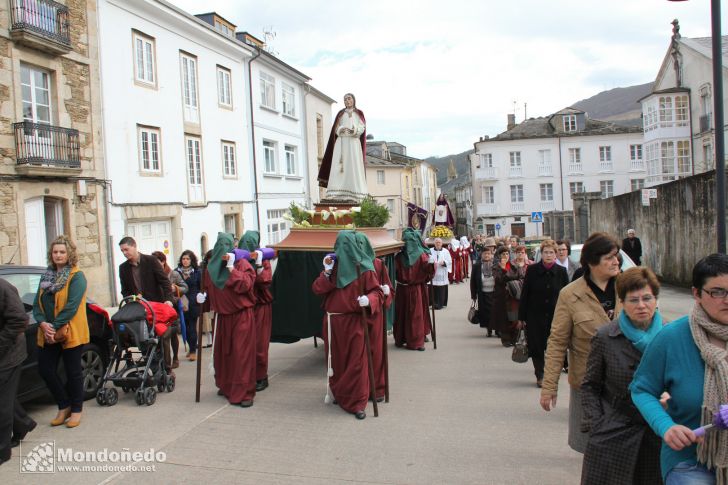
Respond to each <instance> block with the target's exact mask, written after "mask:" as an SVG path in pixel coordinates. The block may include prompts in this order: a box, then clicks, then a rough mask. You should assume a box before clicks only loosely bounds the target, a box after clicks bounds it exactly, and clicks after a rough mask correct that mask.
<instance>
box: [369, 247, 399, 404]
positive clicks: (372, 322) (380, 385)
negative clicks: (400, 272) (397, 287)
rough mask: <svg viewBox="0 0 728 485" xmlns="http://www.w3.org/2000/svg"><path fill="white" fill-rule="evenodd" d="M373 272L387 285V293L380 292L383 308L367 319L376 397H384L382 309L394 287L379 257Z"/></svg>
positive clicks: (392, 294)
mask: <svg viewBox="0 0 728 485" xmlns="http://www.w3.org/2000/svg"><path fill="white" fill-rule="evenodd" d="M374 272H375V273H376V274H377V279H378V280H379V284H380V285H388V286H389V295H385V294H384V293H382V299H383V305H384V308H380V311H378V312H377V313H375V314H373V315H372V316H371V318H369V320H368V323H369V343H370V346H371V349H372V362H373V363H374V387H375V388H376V391H377V396H376V397H384V387H385V376H384V374H385V369H384V351H383V349H382V341H383V339H384V340H385V341H386V337H384V336H385V335H386V332H387V331H386V326H387V318H386V314H385V312H384V311H383V310H386V309H387V308H389V307H390V306H392V300H394V287H393V286H392V280H390V278H389V271H387V265H385V264H384V262H383V261H382V260H381V259H379V258H374ZM369 397H372V396H369Z"/></svg>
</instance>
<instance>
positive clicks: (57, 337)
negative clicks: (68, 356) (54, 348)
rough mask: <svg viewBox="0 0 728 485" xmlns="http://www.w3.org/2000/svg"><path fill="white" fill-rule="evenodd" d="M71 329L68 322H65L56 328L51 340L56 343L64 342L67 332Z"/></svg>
mask: <svg viewBox="0 0 728 485" xmlns="http://www.w3.org/2000/svg"><path fill="white" fill-rule="evenodd" d="M69 330H71V325H70V324H68V323H67V324H65V325H63V326H62V327H61V328H59V329H57V330H56V333H55V334H54V336H53V341H54V342H56V343H62V342H65V341H66V339H67V338H68V332H69Z"/></svg>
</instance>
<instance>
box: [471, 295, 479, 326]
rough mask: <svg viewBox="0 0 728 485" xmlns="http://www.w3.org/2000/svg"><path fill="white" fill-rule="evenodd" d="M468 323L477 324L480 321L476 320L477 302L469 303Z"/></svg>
mask: <svg viewBox="0 0 728 485" xmlns="http://www.w3.org/2000/svg"><path fill="white" fill-rule="evenodd" d="M468 321H469V322H470V323H479V322H480V319H479V318H478V300H473V301H472V302H470V309H469V310H468Z"/></svg>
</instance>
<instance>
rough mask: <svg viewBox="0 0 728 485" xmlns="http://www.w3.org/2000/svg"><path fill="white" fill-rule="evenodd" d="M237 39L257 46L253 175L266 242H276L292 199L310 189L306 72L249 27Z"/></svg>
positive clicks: (303, 198)
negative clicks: (273, 51)
mask: <svg viewBox="0 0 728 485" xmlns="http://www.w3.org/2000/svg"><path fill="white" fill-rule="evenodd" d="M238 39H240V40H241V41H243V42H245V43H246V44H247V45H249V46H251V47H252V48H253V49H254V50H255V55H254V57H253V59H252V60H251V62H250V85H251V91H250V92H251V93H252V99H251V102H252V106H253V108H252V117H253V137H254V141H253V145H252V150H251V152H250V155H251V159H253V160H255V161H256V163H255V170H254V176H253V180H254V181H255V182H254V188H253V190H254V193H255V198H256V201H257V204H256V205H257V209H256V210H257V211H258V217H259V220H260V226H259V227H260V238H261V244H263V245H268V244H276V243H278V242H279V241H281V240H282V239H283V238H284V237H286V235H287V234H288V232H289V230H290V226H289V222H288V221H286V220H285V219H284V218H283V216H284V215H285V214H286V212H287V211H288V208H289V206H290V204H291V202H295V203H297V204H299V205H307V203H308V199H309V196H308V194H309V193H310V187H309V178H308V170H309V169H308V144H307V133H306V105H305V103H304V101H303V97H304V94H305V89H304V86H305V84H306V82H307V81H309V80H310V78H309V77H307V76H306V75H305V74H303V73H301V72H299V71H297V70H296V69H294V68H292V67H291V66H289V65H288V64H286V63H285V62H283V61H281V60H280V59H278V58H276V57H275V56H273V55H271V54H269V53H268V52H266V51H265V50H264V49H263V43H262V42H261V41H260V40H258V39H256V38H255V37H253V36H251V35H250V34H248V33H240V34H238Z"/></svg>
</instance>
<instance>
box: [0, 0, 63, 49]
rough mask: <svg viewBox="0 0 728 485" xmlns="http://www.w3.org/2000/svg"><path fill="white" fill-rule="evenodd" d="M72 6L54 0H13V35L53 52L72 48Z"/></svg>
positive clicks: (18, 40)
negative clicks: (70, 22)
mask: <svg viewBox="0 0 728 485" xmlns="http://www.w3.org/2000/svg"><path fill="white" fill-rule="evenodd" d="M69 18H70V14H69V10H68V7H67V6H65V5H62V4H60V3H58V2H54V1H53V0H10V37H11V38H12V39H13V40H14V41H15V42H18V43H20V44H24V45H27V46H30V47H33V48H35V49H39V50H42V51H45V52H50V53H51V54H67V53H68V52H70V51H71V38H70V35H69V33H70V29H69Z"/></svg>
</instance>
